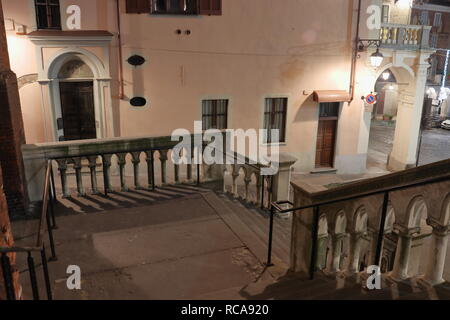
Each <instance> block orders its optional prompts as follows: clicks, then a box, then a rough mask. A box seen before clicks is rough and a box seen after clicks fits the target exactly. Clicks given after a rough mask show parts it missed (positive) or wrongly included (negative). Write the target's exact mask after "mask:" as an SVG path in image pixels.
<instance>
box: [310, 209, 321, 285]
mask: <svg viewBox="0 0 450 320" xmlns="http://www.w3.org/2000/svg"><path fill="white" fill-rule="evenodd" d="M319 214H320V207H318V206H317V207H314V209H313V223H312V230H311V234H312V244H311V261H310V264H309V279H310V280H313V279H314V272H315V270H316V260H317V236H318V232H319Z"/></svg>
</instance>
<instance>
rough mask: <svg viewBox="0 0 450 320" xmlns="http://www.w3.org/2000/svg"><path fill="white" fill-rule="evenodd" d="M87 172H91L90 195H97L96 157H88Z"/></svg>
mask: <svg viewBox="0 0 450 320" xmlns="http://www.w3.org/2000/svg"><path fill="white" fill-rule="evenodd" d="M88 161H89V170H90V171H91V188H92V194H99V192H98V185H97V156H92V157H88Z"/></svg>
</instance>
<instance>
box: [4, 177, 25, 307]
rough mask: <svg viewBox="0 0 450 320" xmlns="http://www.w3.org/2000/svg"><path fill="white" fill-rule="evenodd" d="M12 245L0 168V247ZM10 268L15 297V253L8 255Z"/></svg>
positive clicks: (17, 288) (18, 287) (16, 270)
mask: <svg viewBox="0 0 450 320" xmlns="http://www.w3.org/2000/svg"><path fill="white" fill-rule="evenodd" d="M12 245H14V240H13V236H12V231H11V225H10V222H9V215H8V206H7V203H6V197H5V194H4V192H3V182H2V176H1V170H0V247H8V246H12ZM9 258H10V261H11V265H12V269H13V278H14V288H15V289H16V297H19V294H20V291H21V290H20V285H19V272H18V269H17V267H16V265H15V262H16V255H15V254H10V255H9ZM4 299H5V288H4V283H3V274H2V268H0V300H4Z"/></svg>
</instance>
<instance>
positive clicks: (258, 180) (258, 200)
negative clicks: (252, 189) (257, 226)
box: [255, 173, 262, 205]
mask: <svg viewBox="0 0 450 320" xmlns="http://www.w3.org/2000/svg"><path fill="white" fill-rule="evenodd" d="M255 176H256V202H255V204H256V205H259V203H261V187H262V176H261V175H260V173H257V174H255Z"/></svg>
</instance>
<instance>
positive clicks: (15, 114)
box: [0, 1, 28, 215]
mask: <svg viewBox="0 0 450 320" xmlns="http://www.w3.org/2000/svg"><path fill="white" fill-rule="evenodd" d="M24 143H25V134H24V128H23V119H22V111H21V107H20V97H19V89H18V87H17V77H16V75H15V74H14V73H13V72H12V71H11V70H10V64H9V57H8V50H7V42H6V34H5V28H4V20H3V10H2V7H1V1H0V163H1V166H2V168H3V170H2V174H3V182H4V186H5V188H4V190H5V195H6V199H7V202H8V208H9V213H10V214H11V215H23V214H25V212H26V209H27V207H28V194H27V190H26V180H25V170H24V167H23V161H22V151H21V146H22V145H23V144H24Z"/></svg>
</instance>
